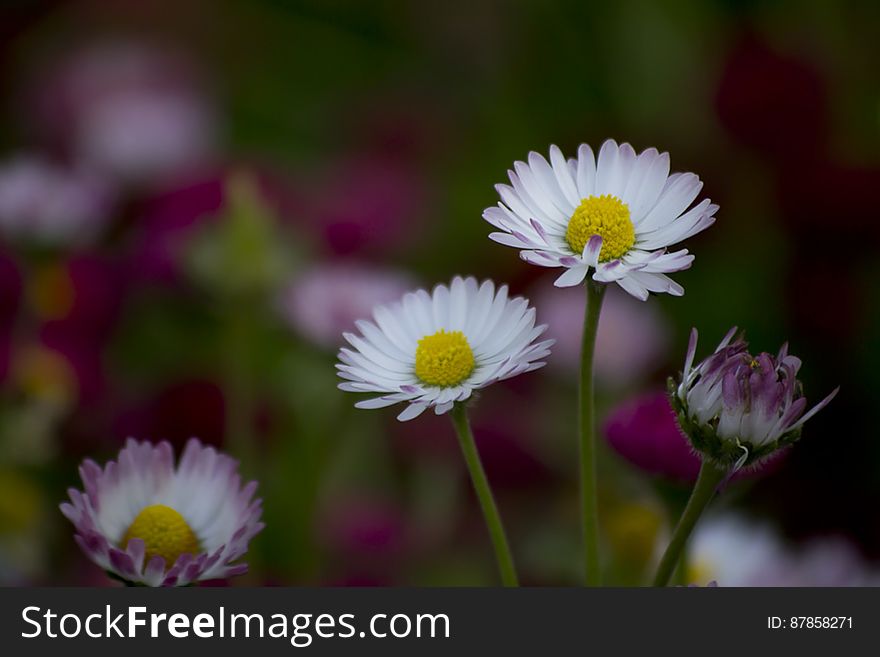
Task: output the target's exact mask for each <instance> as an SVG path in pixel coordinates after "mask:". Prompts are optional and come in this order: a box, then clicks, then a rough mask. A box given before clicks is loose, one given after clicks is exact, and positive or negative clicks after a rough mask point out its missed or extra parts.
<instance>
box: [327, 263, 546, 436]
mask: <svg viewBox="0 0 880 657" xmlns="http://www.w3.org/2000/svg"><path fill="white" fill-rule="evenodd" d="M373 319H374V321H367V320H360V321H358V322H356V323H355V325H356V326H357V328H358V330H359V331H360V333H361V335H355V334H353V333H346V334H344V337H345V339H346V340H347V341H348V342H349V344H350V345H351V346H352V347H353V349H348V348H344V349H341V350H340V352H339V361H340V362H339V364H337V365H336V369H337V370H338V371H339V376H340V377H342V378H343V379H345V382H343V383H340V384H339V388H340V389H341V390H345V391H347V392H366V393H378V394H379V395H380V396H379V397H375V398H373V399H368V400H365V401H360V402H358V403H357V404H355V406H357V407H358V408H382V407H385V406H391V405H393V404H397V403H406V404H408V406H407V407H406V409H405V410H404V411H403V412H402V413H401V414H400V415H399V416H398V418H397V419H399V420H401V421H405V420H410V419H412V418H414V417H417V416H418V415H420V414H421V413H422V412H423V411H424V410H425V409H428V408H433V409H434V412H435V413H436V414H437V415H442V414H443V413H446V412H447V411H449V410H450V409H452V406H453V405H454V404H455V402H463V401H465V400H467V399H468V398H470V396H471V395H472V394H473V392H474V391H475V390H479V389H480V388H485V387H486V386H488V385H490V384H492V383H495V382H496V381H501V380H502V379H509V378H511V377H514V376H516V375H518V374H522V373H524V372H530V371H532V370H536V369H538V368H539V367H542V366H543V365H544V362H543V360H542V359H543V358H546V357H547V356H548V355H549V353H550V345H552V344H553V340H542V341H538V338H540V337H541V335H542V334H543V333H544V331H545V330H546V329H547V326H546V325H540V326H536V325H535V309H534V308H530V307H529V303H528V301H527V300H526V299H524V298H522V297H515V298H513V299H510V298H508V296H507V286H506V285H502V286H501V287H500V288H498V289H497V290H496V288H495V284H494V283H492V281H485V282H483V283H482V284H479V283H477V279H475V278H458V277H456V278H455V279H453V281H452V284H451V285H449V286H448V287H447V286H446V285H438V286H437V287H436V288H434V291H433V293H428V292H427V291H426V290H418V291H416V292H410V293H408V294H406V295H404V297H403V299H402V300H400V301H398V302H395V303H392V304H389V305H386V306H378V307H377V308H375V309H374V310H373Z"/></svg>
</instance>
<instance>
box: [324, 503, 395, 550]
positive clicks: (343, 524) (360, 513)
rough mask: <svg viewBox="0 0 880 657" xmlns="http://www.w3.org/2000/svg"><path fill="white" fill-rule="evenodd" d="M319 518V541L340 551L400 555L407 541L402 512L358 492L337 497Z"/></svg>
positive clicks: (389, 504) (393, 506) (331, 548)
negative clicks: (348, 496)
mask: <svg viewBox="0 0 880 657" xmlns="http://www.w3.org/2000/svg"><path fill="white" fill-rule="evenodd" d="M319 517H320V518H321V521H320V522H321V525H320V527H319V528H318V534H319V537H320V540H321V542H322V543H323V544H324V545H325V547H327V548H328V549H330V550H333V551H335V552H337V553H342V554H346V555H364V554H369V553H375V554H380V555H382V556H383V557H389V556H392V555H394V554H399V553H400V552H401V550H402V549H403V547H404V544H405V543H406V522H405V519H404V516H403V513H402V512H401V511H400V510H399V509H398V508H397V507H396V506H395V505H393V504H391V503H390V502H387V501H384V500H381V499H378V498H375V497H369V496H366V497H365V496H360V495H359V496H352V497H350V498H346V499H343V500H337V501H336V502H335V503H333V504H331V505H329V506H328V508H326V509H325V510H324V511H323V512H322V513H321V514H320V516H319Z"/></svg>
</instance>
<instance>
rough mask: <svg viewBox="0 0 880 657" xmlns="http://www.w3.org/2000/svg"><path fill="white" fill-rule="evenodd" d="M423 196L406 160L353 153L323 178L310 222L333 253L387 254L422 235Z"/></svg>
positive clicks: (414, 170) (414, 169) (413, 169)
mask: <svg viewBox="0 0 880 657" xmlns="http://www.w3.org/2000/svg"><path fill="white" fill-rule="evenodd" d="M425 195H426V190H425V183H424V181H423V180H422V178H421V177H420V176H419V175H418V173H417V167H416V166H415V163H414V162H412V161H410V160H409V158H406V157H403V156H400V155H397V154H393V155H386V154H383V153H382V152H367V153H363V154H357V155H353V156H351V157H348V158H345V159H342V160H340V161H339V162H337V163H336V164H335V165H333V167H332V168H331V169H330V170H329V171H328V172H327V173H325V174H324V177H323V179H322V181H321V182H319V183H318V185H317V187H316V194H315V196H314V198H313V201H312V209H311V211H310V212H309V217H310V223H312V224H313V226H314V228H313V229H314V231H315V232H316V233H317V234H318V235H319V236H320V237H321V238H322V239H323V241H324V242H325V243H326V245H327V246H328V247H329V249H330V250H331V251H332V252H334V253H336V254H339V255H349V254H353V253H363V252H372V253H387V252H389V251H394V250H395V249H397V248H400V247H401V246H403V245H407V244H411V243H412V242H414V241H416V240H418V239H419V238H420V237H421V236H422V235H421V233H422V232H423V231H424V230H425V226H424V219H425V214H424V213H425V207H426V202H425Z"/></svg>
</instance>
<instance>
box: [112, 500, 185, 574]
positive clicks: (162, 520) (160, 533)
mask: <svg viewBox="0 0 880 657" xmlns="http://www.w3.org/2000/svg"><path fill="white" fill-rule="evenodd" d="M133 538H140V539H142V540H143V542H144V546H145V548H146V550H145V552H146V556H145V559H146V561H149V560H150V559H152V558H153V557H163V558H164V559H165V566H166V567H170V566H171V565H172V564H173V563H174V562H175V561H177V558H178V557H179V556H180V555H181V554H192V555H196V554H198V553H199V551H200V547H199V539H198V538H196V535H195V533H193V530H192V529H191V528H190V526H189V525H188V524H187V523H186V520H184V519H183V516H182V515H180V514H179V513H178V512H177V511H175V510H174V509H172V508H171V507H170V506H165V505H164V504H153V505H152V506H148V507H146V508H145V509H144V510H143V511H141V512H140V513H139V514H138V515H137V518H135V519H134V522H133V523H131V527H129V528H128V531H127V532H125V536H123V537H122V541H121V542H120V547H122V548H123V549H124V548H125V547H126V546H127V545H128V542H129V541H130V540H131V539H133Z"/></svg>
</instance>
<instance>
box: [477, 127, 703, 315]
mask: <svg viewBox="0 0 880 657" xmlns="http://www.w3.org/2000/svg"><path fill="white" fill-rule="evenodd" d="M513 167H514V170H513V171H509V172H508V175H509V177H510V183H511V184H510V185H497V186H496V189H497V190H498V193H499V195H500V196H501V202H500V203H499V204H498V206H497V207H493V208H488V209H486V211H485V212H484V213H483V218H484V219H486V221H488V222H489V223H490V224H492V225H493V226H495V227H496V228H498V229H499V230H500V231H501V232H495V233H492V234H491V235H489V237H490V238H491V239H493V240H495V241H496V242H499V243H500V244H504V245H506V246H512V247H514V248H517V249H521V253H520V255H521V256H522V258H523V260H525V261H527V262H530V263H532V264H535V265H540V266H542V267H564V268H565V269H566V271H565V272H564V273H563V274H562V275H561V276H560V277H559V278H558V279H557V280H556V285H557V286H558V287H569V286H572V285H577V284H579V283H580V282H581V281H583V280H584V278H586V276H587V273H588V272H589V270H590V269H591V268H592V269H593V270H594V272H593V280H595V281H597V282H599V283H617V284H618V285H620V287H622V288H623V289H624V290H626V291H627V292H629V293H630V294H631V295H633V296H634V297H636V298H638V299H642V300H645V299H647V298H648V294H649V293H650V292H668V293H669V294H673V295H676V296H681V295H682V294H684V289H683V288H682V287H681V285H679V284H678V283H676V282H674V281H673V280H672V279H671V278H669V276H667V275H666V274H667V273H670V272H676V271H681V270H683V269H687V268H688V267H690V265H691V262H692V261H693V259H694V257H693V256H692V255H690V254H689V253H688V251H687V249H681V250H679V251H674V252H672V253H667V247H670V246H672V245H674V244H678V243H679V242H681V241H682V240H685V239H687V238H688V237H691V236H692V235H695V234H696V233H698V232H700V231H701V230H703V229H705V228H708V227H709V226H711V225H712V224H713V223H714V221H715V217H714V215H715V212H716V211H717V210H718V206H717V205H714V204H712V203H711V202H710V201H709V199H704V200H702V201H700V202H699V203H697V204H696V205H694V206H693V207H691V208H690V209H688V208H689V207H690V205H691V203H693V201H694V199H696V197H697V195H698V194H699V193H700V189H701V188H702V186H703V184H702V182H700V179H699V178H698V177H697V176H696V175H695V174H693V173H673V174H671V175H670V174H669V154H668V153H659V152H658V151H657V149H655V148H649V149H647V150H646V151H643V152H642V153H640V154H636V152H635V151H634V150H633V148H632V146H630V145H629V144H621V145H620V146H618V145H617V143H616V142H615V141H613V140H610V139H609V140H608V141H606V142H605V143H604V144H602V148H601V149H600V150H599V157H598V159H596V158H594V157H593V151H592V150H591V149H590V147H589V146H587V145H586V144H581V146H580V148H578V156H577V158H576V159H569V160H566V159H565V157H564V156H563V155H562V152H561V151H560V150H559V149H558V148H557V147H556V146H551V147H550V162H547V160H546V159H545V158H544V157H543V156H542V155H540V154H538V153H535V152H532V153H529V157H528V163H526V162H515V163H514V165H513Z"/></svg>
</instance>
